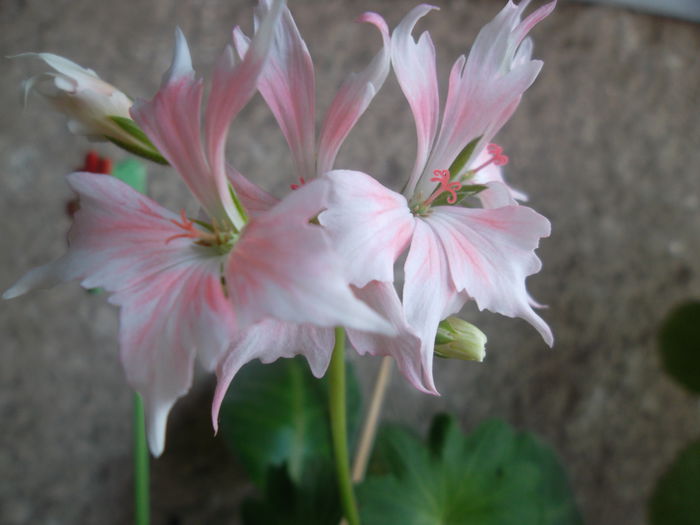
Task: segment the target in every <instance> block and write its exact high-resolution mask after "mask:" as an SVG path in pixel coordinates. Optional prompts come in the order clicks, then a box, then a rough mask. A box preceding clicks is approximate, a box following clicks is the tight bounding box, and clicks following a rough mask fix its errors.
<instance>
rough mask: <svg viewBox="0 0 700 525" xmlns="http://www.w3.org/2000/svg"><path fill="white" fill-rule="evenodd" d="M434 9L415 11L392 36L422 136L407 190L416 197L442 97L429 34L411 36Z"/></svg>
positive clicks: (401, 81)
mask: <svg viewBox="0 0 700 525" xmlns="http://www.w3.org/2000/svg"><path fill="white" fill-rule="evenodd" d="M433 9H437V8H436V7H434V6H431V5H428V4H421V5H419V6H417V7H414V8H413V9H412V10H411V11H410V12H409V13H408V14H407V15H406V16H405V17H404V19H403V20H402V21H401V23H400V24H399V25H398V26H397V27H396V29H394V32H393V33H392V35H391V62H392V65H393V67H394V73H396V78H397V79H398V81H399V85H400V86H401V90H402V91H403V93H404V95H405V96H406V99H407V100H408V103H409V105H410V106H411V111H412V112H413V119H414V120H415V123H416V133H417V135H418V147H417V152H416V161H415V164H414V165H413V170H412V171H411V177H410V179H409V181H408V185H407V186H406V193H405V194H406V195H412V194H413V191H414V189H415V187H416V184H417V182H418V178H419V177H420V176H421V174H422V173H423V172H424V168H425V163H426V161H427V160H428V155H429V154H430V149H431V148H432V146H433V141H434V140H435V133H436V131H437V125H438V113H439V111H440V95H439V92H438V82H437V73H436V69H435V67H436V66H435V47H434V46H433V41H432V39H431V38H430V34H429V33H428V32H427V31H426V32H424V33H423V34H422V35H421V36H420V38H419V39H418V42H416V41H415V40H413V37H412V36H411V33H412V32H413V28H414V27H415V25H416V23H417V22H418V20H419V19H420V18H422V17H423V16H425V15H426V14H427V13H429V12H430V11H431V10H433ZM448 167H449V166H445V167H443V168H442V169H447V168H448ZM427 196H428V195H425V197H427Z"/></svg>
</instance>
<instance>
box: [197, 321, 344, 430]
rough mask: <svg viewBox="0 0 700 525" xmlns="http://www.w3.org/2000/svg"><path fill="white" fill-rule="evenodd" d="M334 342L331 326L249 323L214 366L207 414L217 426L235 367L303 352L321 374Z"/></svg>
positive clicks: (269, 322) (239, 367)
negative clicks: (211, 400)
mask: <svg viewBox="0 0 700 525" xmlns="http://www.w3.org/2000/svg"><path fill="white" fill-rule="evenodd" d="M334 343H335V335H334V331H333V328H319V327H317V326H313V325H309V324H293V323H285V322H282V321H277V320H274V319H267V320H264V321H261V322H260V323H258V324H256V325H253V326H252V327H251V328H250V329H248V330H246V331H245V332H243V333H242V334H241V335H240V336H239V337H237V338H236V340H235V341H234V342H233V343H232V345H231V348H229V350H228V351H227V353H226V355H225V356H224V358H223V359H222V360H221V362H220V363H219V366H218V367H217V370H216V375H217V379H218V382H217V385H216V391H215V393H214V401H213V403H212V409H211V417H212V424H213V425H214V431H218V429H219V421H218V420H219V410H220V408H221V403H222V402H223V400H224V397H225V395H226V392H227V391H228V388H229V385H230V384H231V381H232V380H233V378H234V376H235V375H236V374H237V373H238V371H239V370H240V369H241V367H243V365H245V364H246V363H249V362H250V361H252V360H253V359H259V360H260V361H261V362H262V363H272V362H273V361H276V360H277V359H279V358H282V357H285V358H288V357H294V356H295V355H303V356H305V357H306V359H307V361H308V362H309V366H310V367H311V371H312V373H313V374H314V376H316V377H322V376H323V375H324V374H325V372H326V369H327V368H328V363H329V362H330V358H331V354H332V352H333V345H334Z"/></svg>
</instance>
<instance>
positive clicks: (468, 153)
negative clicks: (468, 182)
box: [450, 135, 483, 177]
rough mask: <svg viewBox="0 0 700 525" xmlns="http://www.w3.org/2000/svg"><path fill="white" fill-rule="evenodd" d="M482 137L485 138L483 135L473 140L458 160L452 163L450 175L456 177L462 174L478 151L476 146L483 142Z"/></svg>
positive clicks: (460, 153)
mask: <svg viewBox="0 0 700 525" xmlns="http://www.w3.org/2000/svg"><path fill="white" fill-rule="evenodd" d="M481 137H483V135H482V136H479V137H477V138H475V139H474V140H472V141H471V142H470V143H469V144H467V145H466V146H465V147H464V149H463V150H462V151H460V152H459V155H457V158H456V159H455V160H454V161H453V162H452V165H450V175H452V176H453V177H456V176H457V175H459V174H460V173H461V172H462V170H463V169H464V168H465V166H466V165H467V163H468V162H469V161H470V160H471V157H472V155H473V154H474V150H475V149H476V145H477V144H478V143H479V141H480V140H481Z"/></svg>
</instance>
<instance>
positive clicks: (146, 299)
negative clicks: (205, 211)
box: [5, 173, 234, 456]
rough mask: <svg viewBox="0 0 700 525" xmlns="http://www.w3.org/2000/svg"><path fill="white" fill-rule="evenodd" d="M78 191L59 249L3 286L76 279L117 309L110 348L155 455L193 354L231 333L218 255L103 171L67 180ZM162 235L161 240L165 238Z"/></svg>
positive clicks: (219, 345)
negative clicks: (115, 339) (136, 400)
mask: <svg viewBox="0 0 700 525" xmlns="http://www.w3.org/2000/svg"><path fill="white" fill-rule="evenodd" d="M68 180H69V183H70V185H71V187H72V188H73V189H74V190H75V191H76V192H77V193H78V195H79V197H80V204H81V208H80V210H79V211H78V212H77V213H76V215H75V222H74V225H73V228H72V229H71V232H70V247H69V250H68V252H67V254H66V255H64V256H63V257H62V258H60V259H58V260H57V261H55V262H53V263H50V264H48V265H46V266H44V267H41V268H36V269H34V270H32V271H30V272H29V273H28V274H27V275H26V276H25V277H23V278H22V279H20V281H19V282H18V283H17V284H16V285H15V286H14V287H13V288H11V289H10V290H8V291H7V292H6V293H5V297H6V298H9V297H14V296H16V295H19V294H21V293H24V292H26V291H27V290H28V289H31V288H34V287H37V286H42V285H46V284H51V283H53V282H57V281H69V280H75V279H79V280H80V281H81V284H82V286H84V287H85V288H97V287H101V288H104V289H105V290H106V291H108V292H111V294H112V295H111V297H110V299H109V300H110V302H111V303H113V304H116V305H118V306H120V307H121V312H120V317H121V322H120V335H119V339H120V346H121V358H122V364H123V365H124V369H125V371H126V375H127V379H128V381H129V384H130V385H131V386H132V387H133V388H134V389H135V390H136V391H138V392H139V393H141V395H142V396H143V398H144V403H145V406H146V412H147V427H148V441H149V446H150V448H151V452H152V453H153V454H154V455H156V456H157V455H159V454H160V453H161V452H162V450H163V447H164V443H165V425H166V419H167V414H168V412H169V410H170V408H171V407H172V405H173V404H174V403H175V401H176V400H177V398H178V397H180V396H182V395H184V394H185V393H186V392H187V390H188V389H189V387H190V384H191V381H192V365H193V360H194V357H195V351H200V352H202V357H203V359H204V361H205V364H207V365H208V366H209V367H212V363H215V362H218V360H219V359H220V358H221V356H223V355H224V352H225V350H226V349H227V348H228V344H229V341H230V338H231V334H232V328H233V322H234V319H233V313H232V310H231V306H230V304H229V302H228V300H227V299H226V297H225V296H224V293H223V289H222V286H221V273H220V266H221V264H222V258H221V257H220V256H218V255H216V254H214V253H212V252H210V251H208V250H207V249H206V248H203V247H200V246H196V245H194V244H193V243H192V241H191V239H184V238H172V237H173V236H175V235H178V234H181V233H182V231H183V230H182V229H181V228H180V227H178V226H177V225H176V224H175V223H174V222H173V221H176V220H178V219H179V217H178V216H177V215H175V214H173V213H171V212H169V211H168V210H166V209H164V208H162V207H161V206H159V205H158V204H157V203H155V202H154V201H152V200H151V199H149V198H147V197H145V196H143V195H141V194H140V193H138V192H136V191H135V190H133V189H132V188H131V187H129V186H128V185H126V184H124V183H122V182H120V181H119V180H117V179H116V178H114V177H111V176H108V175H96V174H92V173H75V174H72V175H70V176H69V177H68ZM168 239H170V240H169V241H168Z"/></svg>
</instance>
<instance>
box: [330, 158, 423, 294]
mask: <svg viewBox="0 0 700 525" xmlns="http://www.w3.org/2000/svg"><path fill="white" fill-rule="evenodd" d="M325 178H326V179H327V180H329V181H330V186H329V188H330V193H329V196H328V206H327V208H326V210H325V211H323V213H321V215H320V216H319V222H320V223H321V224H322V225H323V226H324V227H325V228H326V230H327V231H328V233H329V235H330V237H331V239H332V241H333V245H334V247H335V249H336V251H337V252H338V254H339V255H340V257H341V258H342V259H343V260H346V261H348V262H349V263H350V264H349V270H348V271H349V272H350V273H349V275H350V282H351V283H352V284H354V285H356V286H359V287H363V286H365V285H366V284H367V283H368V282H370V281H373V280H378V281H393V280H394V262H395V261H396V259H397V258H398V257H399V255H401V253H402V252H403V251H404V250H405V249H406V247H407V245H408V243H409V240H410V238H411V235H412V234H413V228H414V224H415V219H414V218H413V216H412V215H411V212H410V210H409V209H408V204H407V203H406V198H405V197H404V196H403V195H401V194H399V193H396V192H393V191H391V190H389V189H387V188H385V187H384V186H382V185H381V184H380V183H379V182H377V181H376V180H374V179H373V178H372V177H370V176H369V175H366V174H364V173H361V172H359V171H349V170H334V171H331V172H328V174H327V175H326V177H325Z"/></svg>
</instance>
